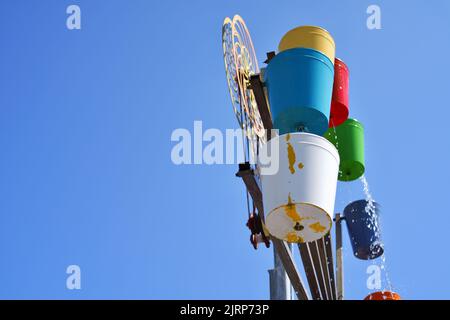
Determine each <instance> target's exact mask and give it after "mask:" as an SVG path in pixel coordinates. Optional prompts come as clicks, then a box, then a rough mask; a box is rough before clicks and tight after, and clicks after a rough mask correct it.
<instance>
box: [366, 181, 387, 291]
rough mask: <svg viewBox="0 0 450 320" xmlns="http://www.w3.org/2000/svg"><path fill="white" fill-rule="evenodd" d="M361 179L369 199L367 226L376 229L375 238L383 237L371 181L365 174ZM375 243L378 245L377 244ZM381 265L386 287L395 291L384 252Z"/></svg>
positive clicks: (375, 263)
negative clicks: (370, 188) (371, 189)
mask: <svg viewBox="0 0 450 320" xmlns="http://www.w3.org/2000/svg"><path fill="white" fill-rule="evenodd" d="M360 180H361V183H362V185H363V190H364V195H365V200H366V201H367V204H366V207H365V211H366V213H367V215H368V217H369V219H368V221H367V227H368V228H369V229H372V230H373V231H374V233H375V238H377V239H381V234H380V233H381V232H380V230H381V226H380V225H379V219H380V218H379V216H378V215H377V213H376V207H375V200H374V198H373V196H372V194H371V193H370V190H369V183H368V182H367V179H366V177H365V176H364V175H363V176H362V177H361V178H360ZM375 245H377V244H375ZM378 245H381V244H378ZM378 250H381V248H379V249H378ZM372 261H373V262H372V263H373V264H374V265H378V264H377V262H376V261H375V260H372ZM379 267H380V269H381V272H382V273H384V275H385V282H386V285H385V286H384V287H385V288H387V289H388V290H389V291H393V289H392V284H391V280H390V278H389V273H388V270H387V264H386V256H385V254H384V253H383V255H382V256H381V263H380V265H379ZM384 291H385V289H383V292H384Z"/></svg>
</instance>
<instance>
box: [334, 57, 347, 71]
mask: <svg viewBox="0 0 450 320" xmlns="http://www.w3.org/2000/svg"><path fill="white" fill-rule="evenodd" d="M334 65H335V66H340V67H343V68H344V69H345V70H346V71H347V73H350V70H349V68H348V65H347V64H346V63H345V61H344V60H342V59H341V58H338V57H336V58H334Z"/></svg>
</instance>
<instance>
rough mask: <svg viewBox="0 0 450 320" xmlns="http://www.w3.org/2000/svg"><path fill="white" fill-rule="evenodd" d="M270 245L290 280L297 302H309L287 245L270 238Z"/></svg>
mask: <svg viewBox="0 0 450 320" xmlns="http://www.w3.org/2000/svg"><path fill="white" fill-rule="evenodd" d="M272 243H273V246H274V249H275V251H276V253H277V254H278V256H279V257H280V259H281V261H282V262H283V266H284V268H285V270H286V273H287V274H288V276H289V279H290V280H291V283H292V287H293V288H294V292H295V294H296V295H297V298H298V300H309V296H308V293H307V292H306V290H305V286H304V285H303V280H302V278H301V277H300V273H299V272H298V269H297V266H296V265H295V262H294V258H293V257H292V253H291V251H290V248H289V245H288V244H287V243H286V242H284V241H282V240H279V239H276V238H272Z"/></svg>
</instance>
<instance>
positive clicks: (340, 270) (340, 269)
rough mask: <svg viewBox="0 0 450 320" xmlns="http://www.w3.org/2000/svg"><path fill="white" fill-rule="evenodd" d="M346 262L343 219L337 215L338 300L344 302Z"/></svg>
mask: <svg viewBox="0 0 450 320" xmlns="http://www.w3.org/2000/svg"><path fill="white" fill-rule="evenodd" d="M343 268H344V262H343V255H342V219H341V215H340V214H339V213H337V214H336V286H337V299H338V300H344V269H343Z"/></svg>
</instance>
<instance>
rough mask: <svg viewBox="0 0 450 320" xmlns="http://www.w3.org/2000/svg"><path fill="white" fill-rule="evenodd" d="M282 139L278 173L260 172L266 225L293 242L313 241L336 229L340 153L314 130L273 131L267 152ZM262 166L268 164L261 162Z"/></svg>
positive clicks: (264, 151)
mask: <svg viewBox="0 0 450 320" xmlns="http://www.w3.org/2000/svg"><path fill="white" fill-rule="evenodd" d="M277 144H278V145H279V151H278V154H279V166H278V170H277V171H276V173H275V174H267V173H266V174H265V173H264V170H262V172H261V184H262V192H263V202H264V211H265V212H266V219H265V222H266V227H267V229H268V230H269V232H270V234H271V235H272V236H274V237H276V238H278V239H281V240H285V241H288V242H297V243H299V242H311V241H315V240H318V239H320V238H322V237H323V236H325V235H326V234H327V233H328V232H329V231H330V229H331V225H332V216H333V214H334V201H335V197H336V185H337V178H338V172H339V154H338V151H337V150H336V148H335V147H334V146H333V145H332V144H331V143H330V142H329V141H328V140H327V139H325V138H322V137H320V136H317V135H314V134H309V133H288V134H284V135H282V136H278V137H274V138H273V139H272V140H270V141H269V142H268V143H267V144H265V145H264V146H263V147H262V152H263V154H270V152H269V153H267V152H268V150H270V151H272V152H276V150H272V149H271V148H272V147H273V148H276V146H277ZM259 165H260V166H262V167H263V164H261V163H260V164H259Z"/></svg>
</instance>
